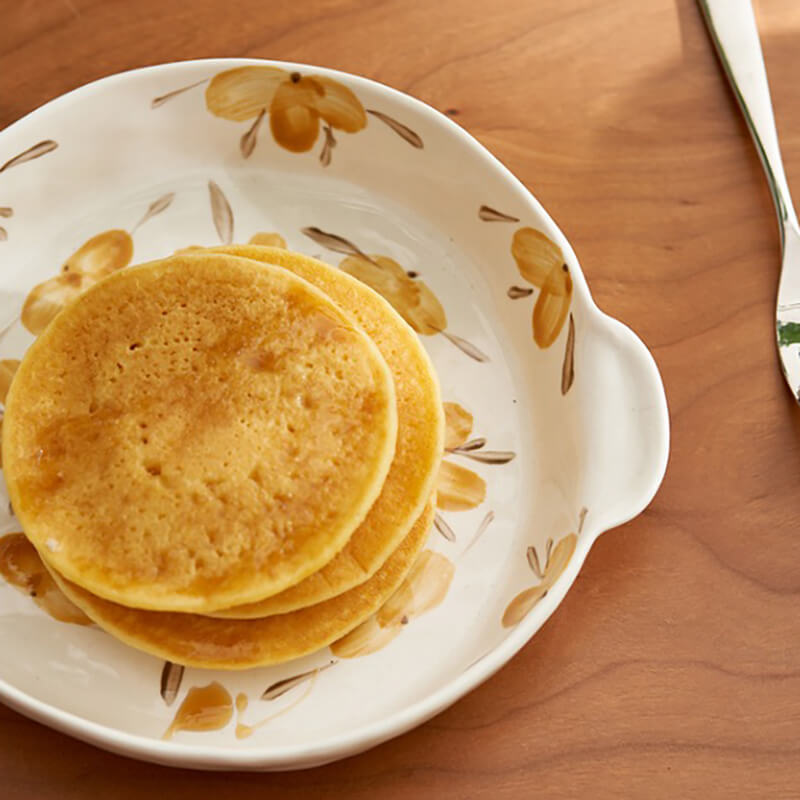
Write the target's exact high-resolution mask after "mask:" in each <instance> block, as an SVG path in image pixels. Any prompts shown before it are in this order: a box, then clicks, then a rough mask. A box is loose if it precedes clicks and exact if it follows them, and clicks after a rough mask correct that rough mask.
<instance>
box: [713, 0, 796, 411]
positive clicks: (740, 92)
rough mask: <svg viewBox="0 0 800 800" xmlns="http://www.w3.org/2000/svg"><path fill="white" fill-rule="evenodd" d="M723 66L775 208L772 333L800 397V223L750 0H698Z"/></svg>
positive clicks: (788, 379)
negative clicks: (777, 263)
mask: <svg viewBox="0 0 800 800" xmlns="http://www.w3.org/2000/svg"><path fill="white" fill-rule="evenodd" d="M698 3H699V5H700V8H701V10H702V12H703V16H704V17H705V21H706V25H707V26H708V30H709V32H710V33H711V38H712V39H713V41H714V45H715V46H716V48H717V53H718V54H719V58H720V61H721V62H722V66H723V67H724V68H725V72H726V73H727V75H728V80H729V81H730V83H731V88H732V89H733V93H734V94H735V95H736V99H737V100H738V101H739V106H740V107H741V109H742V113H743V114H744V118H745V120H746V121H747V126H748V128H750V133H751V134H752V135H753V141H754V142H755V145H756V150H758V154H759V156H760V157H761V163H762V164H763V166H764V171H765V172H766V174H767V181H768V182H769V188H770V191H771V192H772V199H773V201H774V202H775V210H776V211H777V213H778V227H779V228H780V232H781V249H782V251H783V258H782V261H781V276H780V280H779V282H778V300H777V308H776V312H775V336H776V341H777V345H778V355H779V357H780V362H781V367H782V369H783V375H784V377H785V378H786V382H787V383H788V384H789V389H790V390H791V392H792V394H793V395H794V397H795V399H796V400H797V401H798V402H800V350H798V348H797V347H793V345H797V344H800V227H798V224H797V215H796V214H795V211H794V207H793V206H792V198H791V195H790V194H789V186H788V184H787V183H786V175H785V174H784V171H783V162H782V161H781V151H780V147H779V145H778V134H777V131H776V130H775V117H774V116H773V113H772V102H771V100H770V96H769V86H768V84H767V72H766V70H765V68H764V57H763V56H762V54H761V44H760V42H759V39H758V28H757V27H756V21H755V17H754V15H753V7H752V6H751V5H750V0H698Z"/></svg>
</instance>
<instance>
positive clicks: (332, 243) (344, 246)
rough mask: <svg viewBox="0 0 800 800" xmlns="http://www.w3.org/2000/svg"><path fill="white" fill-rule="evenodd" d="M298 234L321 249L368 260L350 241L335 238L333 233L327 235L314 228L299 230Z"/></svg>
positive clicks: (339, 237) (341, 237)
mask: <svg viewBox="0 0 800 800" xmlns="http://www.w3.org/2000/svg"><path fill="white" fill-rule="evenodd" d="M300 232H301V233H303V234H305V235H306V236H308V238H309V239H311V240H312V241H314V242H316V243H317V244H319V245H322V247H326V248H327V249H328V250H333V252H334V253H343V254H344V255H348V256H361V257H362V258H363V259H365V260H366V261H369V260H370V258H369V256H368V255H367V254H366V253H363V252H362V251H361V250H359V248H358V247H356V246H355V245H354V244H353V243H352V242H351V241H349V240H348V239H345V238H344V237H343V236H337V235H336V234H335V233H328V232H327V231H323V230H321V229H320V228H317V227H315V226H311V227H309V228H301V229H300Z"/></svg>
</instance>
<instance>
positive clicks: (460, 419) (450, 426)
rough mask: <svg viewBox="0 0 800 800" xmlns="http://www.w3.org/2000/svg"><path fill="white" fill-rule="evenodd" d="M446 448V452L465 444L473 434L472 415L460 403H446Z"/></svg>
mask: <svg viewBox="0 0 800 800" xmlns="http://www.w3.org/2000/svg"><path fill="white" fill-rule="evenodd" d="M444 424H445V433H444V446H445V449H446V450H451V449H452V448H454V447H458V446H459V445H462V444H464V442H466V441H467V437H468V436H469V435H470V433H471V432H472V414H470V413H469V411H467V409H466V408H464V407H463V406H460V405H459V404H458V403H444Z"/></svg>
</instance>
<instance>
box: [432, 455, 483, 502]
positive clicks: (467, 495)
mask: <svg viewBox="0 0 800 800" xmlns="http://www.w3.org/2000/svg"><path fill="white" fill-rule="evenodd" d="M436 491H437V494H436V505H437V506H438V507H439V508H441V509H443V510H444V511H466V510H467V509H469V508H475V506H479V505H480V504H481V503H482V502H483V501H484V500H485V499H486V481H485V480H484V479H483V478H481V476H480V475H477V474H476V473H474V472H473V471H472V470H469V469H465V468H464V467H460V466H459V465H458V464H452V463H450V462H449V461H442V463H441V465H440V466H439V475H438V478H437V481H436Z"/></svg>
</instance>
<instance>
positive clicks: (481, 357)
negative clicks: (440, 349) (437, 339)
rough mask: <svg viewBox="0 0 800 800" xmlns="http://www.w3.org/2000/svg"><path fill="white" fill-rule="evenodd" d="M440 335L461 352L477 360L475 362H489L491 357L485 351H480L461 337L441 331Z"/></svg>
mask: <svg viewBox="0 0 800 800" xmlns="http://www.w3.org/2000/svg"><path fill="white" fill-rule="evenodd" d="M440 333H441V334H442V336H444V337H445V339H447V340H448V341H449V342H450V343H451V344H454V345H455V346H456V347H457V348H458V349H459V350H461V352H462V353H466V355H468V356H469V357H470V358H473V359H475V361H479V362H485V361H488V360H489V356H487V355H486V353H484V352H483V350H480V349H479V348H478V347H476V346H475V345H474V344H472V343H471V342H468V341H467V340H466V339H464V338H462V337H461V336H456V335H455V334H454V333H450V331H440Z"/></svg>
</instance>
